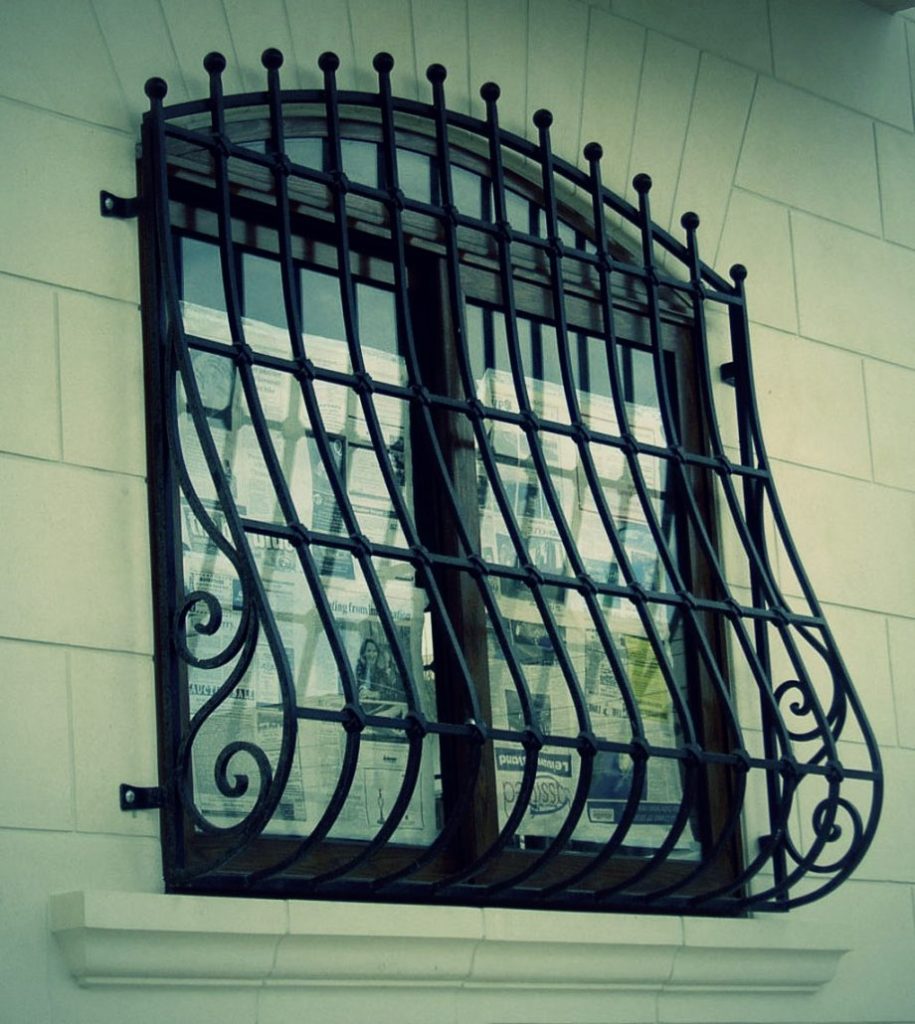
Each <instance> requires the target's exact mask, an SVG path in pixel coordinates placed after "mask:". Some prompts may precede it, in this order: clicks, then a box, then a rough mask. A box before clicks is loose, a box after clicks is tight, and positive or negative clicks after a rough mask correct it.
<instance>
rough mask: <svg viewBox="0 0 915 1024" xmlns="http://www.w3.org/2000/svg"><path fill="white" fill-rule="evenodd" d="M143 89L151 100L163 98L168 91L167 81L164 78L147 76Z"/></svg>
mask: <svg viewBox="0 0 915 1024" xmlns="http://www.w3.org/2000/svg"><path fill="white" fill-rule="evenodd" d="M143 91H144V92H145V93H146V95H147V96H148V97H149V99H151V100H162V99H165V95H166V93H167V92H168V82H166V81H165V79H164V78H147V79H146V85H144V86H143Z"/></svg>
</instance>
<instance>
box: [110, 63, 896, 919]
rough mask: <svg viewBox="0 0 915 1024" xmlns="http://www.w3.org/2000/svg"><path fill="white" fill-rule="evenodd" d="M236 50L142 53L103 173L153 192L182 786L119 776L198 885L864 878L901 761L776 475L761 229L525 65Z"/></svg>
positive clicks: (165, 618) (800, 898) (119, 207)
mask: <svg viewBox="0 0 915 1024" xmlns="http://www.w3.org/2000/svg"><path fill="white" fill-rule="evenodd" d="M204 64H205V67H206V69H207V71H208V73H209V77H210V94H209V97H208V98H207V99H205V100H201V101H199V102H192V103H184V104H179V105H176V106H171V107H165V106H164V105H163V100H164V98H165V95H166V88H167V87H166V84H165V83H164V82H163V81H162V80H161V79H151V80H150V81H149V82H148V83H147V86H146V92H147V95H148V97H149V99H150V110H149V113H148V114H147V115H146V117H145V118H144V124H143V136H142V158H141V161H140V170H141V191H140V195H139V197H138V199H137V201H133V200H121V199H118V197H114V196H111V195H110V194H108V193H103V194H102V197H101V210H102V213H103V214H105V215H109V216H132V215H134V214H137V213H139V215H140V218H141V225H142V226H141V239H142V242H143V248H142V252H143V274H144V303H143V311H144V318H145V329H146V337H147V347H146V373H147V389H148V426H149V430H148V435H149V438H150V441H149V455H150V475H151V486H150V503H151V514H152V522H153V548H154V556H155V566H156V583H155V594H156V628H157V650H158V671H159V677H160V686H159V715H160V749H161V769H160V773H161V774H160V786H159V787H152V788H148V789H144V788H143V787H138V786H132V785H126V784H125V785H122V787H121V806H122V807H123V808H124V809H125V810H126V809H131V810H135V809H137V808H147V807H161V808H162V812H161V813H162V823H163V848H164V863H165V874H166V884H167V886H168V888H169V889H170V890H172V891H193V892H242V893H251V894H263V895H286V896H288V895H303V896H310V897H315V898H322V897H324V898H345V899H358V898H365V899H373V900H390V901H394V902H397V901H400V902H434V903H456V904H468V905H503V906H523V907H544V908H554V909H556V908H560V909H587V910H598V909H618V910H628V911H639V912H665V913H706V914H739V913H745V912H747V911H749V910H786V909H788V908H790V907H792V906H797V905H799V904H803V903H806V902H809V901H811V900H813V899H816V898H818V897H820V896H822V895H824V894H825V893H827V892H829V891H830V890H832V889H833V888H835V887H836V886H837V885H838V884H839V883H840V882H841V881H842V880H843V879H844V878H845V877H847V876H848V874H849V873H850V872H851V871H852V870H853V869H854V867H855V866H856V865H857V864H858V863H859V861H860V859H861V857H862V856H863V854H864V852H865V850H866V849H867V847H868V845H869V844H870V842H871V839H872V837H873V835H874V831H875V828H876V824H877V819H878V816H879V810H880V804H881V799H882V776H881V769H880V761H879V756H878V753H877V750H876V746H875V743H874V739H873V735H872V733H871V730H870V728H869V726H868V724H867V721H866V719H865V717H864V715H863V713H862V710H861V707H860V705H859V702H858V699H857V697H856V695H855V692H854V689H853V688H852V685H851V682H850V680H849V678H848V675H847V672H846V670H845V668H844V666H843V664H842V661H841V658H840V655H839V653H838V651H837V649H836V646H835V644H834V642H833V638H832V635H831V633H830V631H829V628H828V625H827V623H826V621H825V619H824V618H823V615H822V612H821V610H820V607H819V605H818V603H817V600H816V598H815V596H814V594H813V591H812V589H811V587H810V584H809V582H808V580H807V577H806V575H805V573H804V570H803V568H802V566H801V563H800V561H799V559H798V556H797V552H796V550H795V547H794V545H793V543H792V541H791V539H790V535H789V533H788V528H787V525H786V523H785V519H784V515H783V513H782V510H781V506H780V504H779V502H778V498H777V495H776V492H775V488H774V485H773V480H772V474H771V471H770V467H769V463H768V460H767V457H766V453H765V448H764V446H763V441H762V436H761V433H760V427H759V418H758V415H757V411H756V404H755V399H754V392H753V381H752V374H751V366H750V355H749V335H748V321H747V311H746V303H745V295H744V279H745V276H746V272H745V270H744V269H743V268H742V267H740V266H735V267H733V268H732V269H731V280H730V281H728V280H725V279H724V278H722V277H721V276H719V275H718V274H717V273H716V272H715V271H714V270H712V269H711V268H710V267H708V266H706V265H705V264H704V263H702V262H701V260H700V258H699V253H698V243H697V229H698V223H699V222H698V218H697V217H696V215H695V214H691V213H688V214H686V215H684V217H683V218H682V221H681V225H682V227H683V229H684V231H685V243H684V242H680V241H679V240H677V239H676V238H674V237H673V236H672V235H671V234H669V233H668V232H666V231H664V230H662V229H661V228H659V227H658V226H657V225H656V224H654V223H653V222H652V219H651V209H650V200H649V195H650V186H651V182H650V179H649V178H648V177H647V175H639V176H637V177H636V178H635V180H634V182H633V184H634V188H635V191H636V193H637V195H638V202H637V205H635V206H633V205H632V204H630V203H628V202H627V201H626V200H624V199H623V198H621V197H619V196H617V195H615V194H614V193H613V192H611V191H610V190H608V189H607V188H606V187H604V185H603V184H602V181H601V159H602V153H601V149H600V147H599V146H598V145H596V144H595V143H591V144H590V145H588V146H587V147H585V150H584V156H585V160H586V162H587V170H582V169H579V168H577V167H574V166H573V165H571V164H569V163H567V162H565V161H564V160H562V159H560V158H559V157H557V156H555V155H554V154H553V152H552V147H551V143H550V126H551V120H552V118H551V115H550V114H549V113H548V112H547V111H543V110H541V111H538V112H537V113H536V114H535V115H534V119H533V120H534V126H535V128H536V134H537V137H536V140H535V141H527V140H524V139H521V138H519V137H517V136H514V135H512V134H510V133H508V132H506V131H505V130H503V129H502V128H501V127H500V125H499V119H498V99H499V89H498V87H497V86H495V85H494V84H492V83H490V84H487V85H485V86H483V88H482V89H481V96H482V98H483V100H484V103H485V109H486V116H485V118H484V119H483V120H478V119H475V118H472V117H469V116H466V115H462V114H458V113H455V112H453V111H449V110H448V109H447V107H446V103H445V78H446V73H445V69H444V68H443V67H441V66H440V65H433V66H431V67H430V68H429V69H428V72H427V77H428V79H429V82H430V84H431V90H432V102H431V103H425V102H417V101H413V100H404V99H398V98H395V97H394V96H393V93H392V87H391V77H390V76H391V70H392V67H393V60H392V58H391V57H390V56H389V55H387V54H379V55H378V56H377V57H376V58H375V61H374V67H375V70H376V71H377V74H378V91H377V93H368V92H347V91H341V90H339V89H338V87H337V83H336V77H335V72H336V70H337V67H338V60H337V58H336V56H334V55H333V54H330V53H326V54H324V55H323V56H322V57H321V58H320V60H319V66H320V68H321V70H322V72H323V76H324V86H323V88H322V89H317V90H297V91H284V90H282V89H281V87H280V78H279V73H280V67H281V64H282V56H281V54H280V53H279V52H278V51H276V50H267V51H266V52H265V53H264V55H263V64H264V67H265V69H266V74H267V85H266V89H265V90H264V91H262V92H257V93H250V94H245V95H239V96H224V95H223V92H222V81H221V73H222V71H223V69H224V67H225V60H224V58H222V56H221V55H219V54H210V55H209V56H208V57H207V58H206V60H205V62H204ZM612 235H613V236H615V237H613V238H612V237H611V236H612ZM627 238H632V239H634V240H635V242H636V249H637V253H638V254H637V255H632V254H631V253H630V252H629V251H628V249H627V248H626V247H625V240H626V239H627ZM713 353H714V355H713ZM715 359H718V360H723V359H726V360H727V364H726V368H725V367H722V371H721V372H722V376H723V377H725V379H728V380H730V381H731V382H732V383H733V390H732V391H731V390H729V389H725V395H726V399H725V405H726V408H724V409H719V408H718V407H716V387H719V388H720V385H719V384H718V382H717V381H715V380H714V379H713V378H714V377H715V376H716V375H715V374H714V373H713V360H715ZM731 395H733V399H731V398H730V397H728V396H731ZM717 398H718V400H719V404H720V402H721V394H720V393H719V394H718V395H717ZM775 549H777V550H778V555H779V559H780V564H781V566H782V571H781V580H782V583H783V584H784V581H785V579H786V578H790V581H791V590H792V593H793V594H794V595H795V596H793V597H792V598H791V600H790V601H789V599H788V598H786V596H785V594H784V592H783V590H782V589H781V587H780V585H779V579H778V578H777V576H776V573H775V571H774V570H773V561H774V551H775ZM742 822H743V824H742ZM741 829H744V831H743V832H742V831H741ZM751 840H752V841H751Z"/></svg>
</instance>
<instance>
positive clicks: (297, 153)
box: [286, 139, 324, 170]
mask: <svg viewBox="0 0 915 1024" xmlns="http://www.w3.org/2000/svg"><path fill="white" fill-rule="evenodd" d="M286 155H287V156H288V157H289V159H290V160H291V161H292V162H293V163H295V164H304V165H305V166H306V167H313V168H315V169H316V170H321V169H322V168H323V166H324V140H323V139H287V140H286Z"/></svg>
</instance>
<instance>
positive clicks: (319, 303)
mask: <svg viewBox="0 0 915 1024" xmlns="http://www.w3.org/2000/svg"><path fill="white" fill-rule="evenodd" d="M300 279H301V282H302V328H303V330H304V332H305V335H306V336H309V335H316V336H317V337H319V338H334V339H337V340H344V341H345V339H346V329H345V327H344V324H343V304H342V299H341V297H340V282H339V280H338V279H337V278H336V277H334V276H333V275H331V274H322V273H319V272H318V271H317V270H304V269H303V270H302V271H301V272H300ZM312 358H313V357H312Z"/></svg>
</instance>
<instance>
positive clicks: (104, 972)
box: [50, 891, 846, 1019]
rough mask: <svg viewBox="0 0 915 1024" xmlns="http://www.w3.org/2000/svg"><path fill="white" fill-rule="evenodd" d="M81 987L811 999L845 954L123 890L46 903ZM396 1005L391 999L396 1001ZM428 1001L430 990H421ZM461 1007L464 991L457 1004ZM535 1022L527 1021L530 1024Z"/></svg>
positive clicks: (776, 923)
mask: <svg viewBox="0 0 915 1024" xmlns="http://www.w3.org/2000/svg"><path fill="white" fill-rule="evenodd" d="M50 922H51V931H52V932H53V933H54V934H55V936H56V938H57V941H58V943H59V944H60V948H61V950H62V952H63V956H64V959H65V961H66V963H67V966H68V967H69V970H70V972H71V973H72V974H73V976H74V977H75V979H76V980H77V981H78V982H79V984H80V985H84V986H96V985H121V986H123V985H179V986H226V985H239V986H258V987H287V988H288V987H295V986H298V987H307V988H311V989H320V988H324V989H326V988H328V987H335V988H337V989H340V988H349V987H359V988H361V989H362V991H363V994H366V987H367V986H368V987H369V988H372V987H374V988H376V989H377V990H378V992H379V996H380V997H382V998H383V996H384V992H383V990H384V989H388V990H390V989H391V988H392V987H393V988H396V989H397V990H399V991H400V992H401V993H402V992H403V990H404V989H410V988H416V989H423V990H426V991H427V992H428V991H429V990H430V989H436V988H437V989H441V990H450V991H451V992H457V991H459V990H489V991H490V992H493V991H496V990H506V989H510V990H512V1002H513V1004H514V1006H515V1008H516V1009H518V1007H519V1002H520V1001H523V1000H525V999H529V1000H531V1001H535V1000H538V999H540V998H542V997H543V996H549V995H550V994H553V995H560V994H561V993H563V992H565V993H568V992H569V990H574V991H575V992H578V993H583V992H584V991H591V992H592V993H594V994H598V993H607V994H610V993H620V992H621V991H629V992H639V993H641V994H643V995H649V994H654V995H660V994H665V995H666V994H676V993H684V994H685V993H695V994H698V993H709V994H712V995H716V996H720V997H721V999H722V1001H723V1002H724V1001H726V1000H728V999H731V998H733V997H734V996H735V995H737V994H748V995H750V994H753V993H765V994H768V995H774V994H776V993H786V994H788V993H794V994H802V993H812V992H815V991H816V990H818V989H819V988H821V987H822V986H823V985H825V984H826V983H827V982H828V981H829V980H830V979H831V978H832V977H833V975H834V974H835V971H836V966H837V964H838V961H839V958H840V957H841V956H842V954H843V953H844V952H845V948H846V947H843V946H840V945H837V944H835V943H834V941H830V939H829V937H826V940H825V941H824V936H823V934H822V931H821V930H820V929H812V928H811V927H810V926H809V925H807V924H805V923H803V922H793V921H791V920H790V918H785V917H778V918H775V917H764V918H761V919H753V920H736V921H735V920H712V919H685V920H684V919H681V918H677V917H647V916H646V917H640V916H635V915H620V914H607V915H597V914H575V913H569V914H565V913H556V912H550V911H523V910H521V911H519V910H500V909H487V910H476V909H473V908H463V907H438V908H428V907H413V906H386V905H380V904H355V903H321V902H303V901H288V902H286V901H280V900H248V899H228V898H218V897H201V896H172V895H157V894H148V893H126V892H99V891H89V892H68V893H61V894H57V895H52V896H51V898H50ZM392 994H393V993H392ZM430 994H431V993H430ZM468 994H469V993H468ZM535 1016H536V1014H532V1016H531V1017H529V1018H528V1019H534V1017H535Z"/></svg>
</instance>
